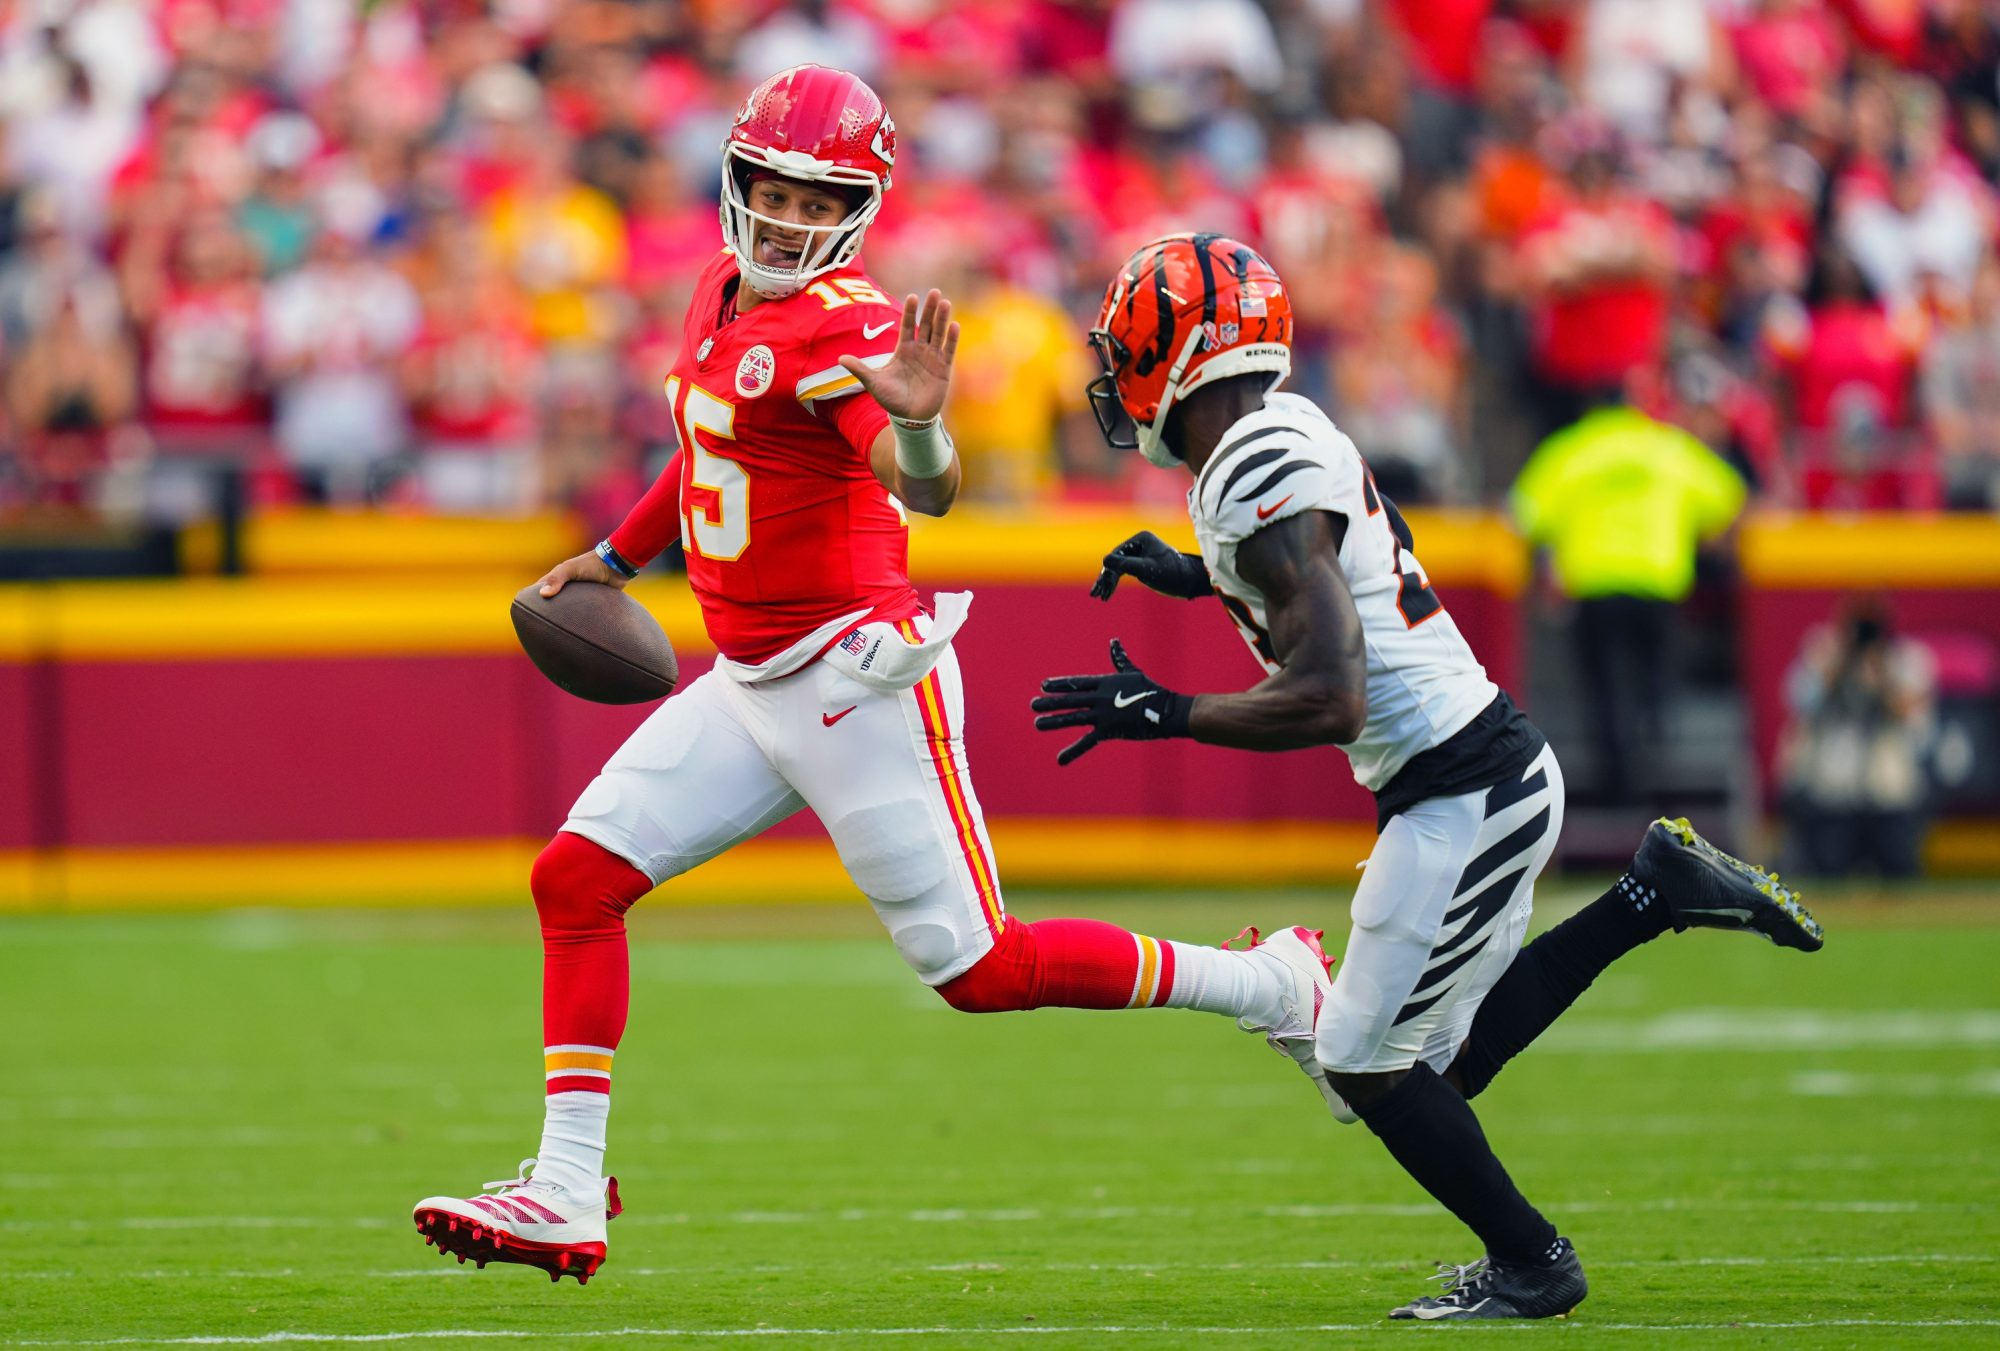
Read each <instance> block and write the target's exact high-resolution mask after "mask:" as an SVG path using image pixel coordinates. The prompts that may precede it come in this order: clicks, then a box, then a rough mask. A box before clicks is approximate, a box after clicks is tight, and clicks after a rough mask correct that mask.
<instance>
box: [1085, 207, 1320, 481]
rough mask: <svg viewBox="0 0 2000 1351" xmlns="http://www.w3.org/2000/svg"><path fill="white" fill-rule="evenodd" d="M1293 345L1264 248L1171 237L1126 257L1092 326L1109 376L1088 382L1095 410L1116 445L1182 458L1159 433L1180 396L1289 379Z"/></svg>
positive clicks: (1154, 458)
mask: <svg viewBox="0 0 2000 1351" xmlns="http://www.w3.org/2000/svg"><path fill="white" fill-rule="evenodd" d="M1183 334H1185V335H1186V336H1185V337H1183V336H1181V335H1183ZM1291 344H1292V300H1291V297H1290V296H1288V295H1287V294H1285V284H1284V283H1283V282H1282V281H1279V280H1278V274H1277V273H1276V272H1274V271H1272V270H1271V265H1270V264H1269V263H1267V262H1265V261H1264V260H1263V259H1262V258H1261V257H1259V256H1258V255H1257V252H1256V250H1254V249H1252V248H1251V247H1250V246H1249V245H1247V244H1239V243H1237V242H1236V241H1235V240H1233V239H1231V238H1229V237H1228V236H1226V235H1213V234H1179V235H1168V236H1166V237H1165V238H1163V239H1156V240H1154V241H1153V242H1152V243H1150V244H1146V245H1143V246H1142V247H1141V248H1140V249H1139V251H1138V252H1137V253H1134V254H1133V255H1132V256H1131V257H1130V258H1128V259H1126V260H1125V266H1124V267H1122V268H1120V269H1119V270H1118V275H1117V276H1116V277H1114V278H1112V280H1111V285H1110V286H1109V287H1107V288H1106V290H1105V292H1104V304H1103V306H1102V308H1100V309H1099V310H1098V312H1097V326H1096V327H1095V328H1093V329H1091V330H1090V345H1091V347H1092V348H1093V349H1095V350H1096V352H1097V359H1098V360H1099V361H1100V362H1102V363H1103V365H1104V374H1102V375H1100V376H1098V377H1097V379H1095V380H1093V381H1091V382H1090V389H1089V391H1088V392H1089V395H1090V409H1091V411H1092V412H1093V413H1095V414H1096V415H1097V425H1098V427H1099V428H1101V429H1102V430H1103V432H1104V439H1105V440H1106V441H1108V442H1109V443H1110V444H1111V447H1112V449H1114V450H1137V451H1138V452H1139V453H1140V454H1141V455H1144V456H1145V457H1146V458H1147V459H1148V460H1150V461H1151V462H1152V463H1154V464H1157V465H1160V466H1161V467H1163V468H1165V467H1168V466H1171V465H1175V464H1178V463H1179V462H1180V461H1179V458H1178V457H1177V456H1175V455H1174V453H1173V452H1172V451H1170V450H1168V449H1167V448H1166V445H1165V443H1164V442H1163V441H1162V440H1161V439H1160V432H1161V430H1162V429H1163V428H1164V427H1165V426H1166V425H1167V414H1168V412H1169V411H1171V410H1172V408H1173V406H1174V402H1175V400H1177V399H1179V398H1181V397H1182V396H1183V395H1186V394H1191V393H1193V392H1194V391H1195V390H1197V389H1200V388H1201V387H1202V386H1203V385H1206V384H1209V383H1210V382H1212V381H1215V380H1222V379H1226V378H1228V377H1229V376H1232V375H1243V374H1245V373H1247V372H1250V371H1269V372H1270V373H1271V376H1272V379H1271V381H1270V383H1271V384H1273V385H1277V384H1281V383H1283V382H1284V380H1285V378H1286V377H1287V376H1289V375H1290V374H1291V373H1292V346H1291Z"/></svg>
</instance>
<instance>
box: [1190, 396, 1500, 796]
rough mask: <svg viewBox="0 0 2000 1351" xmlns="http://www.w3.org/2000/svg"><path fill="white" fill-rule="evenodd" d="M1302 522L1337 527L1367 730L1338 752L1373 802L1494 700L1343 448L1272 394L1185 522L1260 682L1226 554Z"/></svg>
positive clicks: (1323, 422)
mask: <svg viewBox="0 0 2000 1351" xmlns="http://www.w3.org/2000/svg"><path fill="white" fill-rule="evenodd" d="M1306 511H1329V512H1333V513H1335V514H1337V515H1340V516H1343V517H1345V518H1346V519H1347V533H1346V536H1345V538H1344V539H1343V540H1342V541H1341V545H1340V567H1341V571H1342V572H1344V573H1345V574H1346V576H1347V587H1348V590H1349V591H1351V592H1352V593H1353V595H1354V608H1355V610H1356V611H1357V612H1359V614H1360V617H1361V635H1362V643H1363V646H1364V647H1365V649H1366V652H1367V663H1368V720H1367V722H1366V724H1365V725H1364V726H1363V727H1362V729H1361V735H1360V736H1358V737H1356V738H1355V739H1354V740H1353V741H1351V742H1349V743H1347V744H1346V745H1344V746H1342V747H1341V749H1342V750H1344V751H1345V752H1347V758H1348V759H1349V761H1351V762H1352V763H1353V766H1354V777H1355V778H1356V779H1357V780H1359V781H1360V783H1361V785H1362V786H1363V787H1364V788H1367V789H1369V790H1370V791H1379V790H1380V789H1381V788H1382V787H1383V785H1385V784H1387V783H1388V782H1389V780H1390V779H1392V778H1394V777H1395V775H1396V771H1397V770H1399V769H1401V768H1402V767H1403V766H1404V765H1405V764H1406V763H1407V762H1408V761H1409V759H1410V757H1412V756H1414V755H1417V754H1419V753H1420V752H1423V751H1426V750H1429V749H1430V748H1431V747H1433V746H1436V745H1438V744H1439V743H1441V742H1443V741H1444V740H1445V739H1446V738H1448V737H1450V736H1451V735H1452V734H1453V733H1455V732H1457V731H1458V730H1460V729H1461V728H1463V727H1464V726H1465V725H1466V724H1467V723H1469V722H1471V721H1472V720H1473V719H1474V718H1475V717H1477V716H1478V715H1479V713H1480V711H1481V710H1483V709H1484V708H1485V707H1486V706H1487V705H1488V704H1490V703H1492V702H1493V699H1494V698H1495V696H1496V695H1498V693H1499V688H1498V687H1497V686H1495V685H1494V683H1493V682H1492V681H1491V680H1488V679H1487V678H1486V668H1485V667H1483V666H1481V665H1480V664H1479V659H1478V658H1476V657H1475V656H1473V655H1472V649H1471V648H1470V647H1469V646H1467V644H1466V641H1465V637H1464V635H1463V634H1461V633H1460V632H1459V631H1458V625H1457V624H1455V623H1454V622H1452V618H1451V616H1450V615H1449V614H1447V613H1446V612H1445V609H1444V606H1443V605H1442V604H1441V603H1440V602H1439V600H1438V598H1437V595H1436V593H1434V592H1433V591H1432V590H1431V589H1430V584H1429V580H1428V579H1427V578H1426V577H1425V575H1424V570H1423V568H1422V567H1421V566H1419V565H1418V563H1417V560H1416V556H1415V554H1414V553H1413V552H1412V550H1411V548H1410V547H1409V545H1408V544H1407V543H1406V542H1405V541H1403V540H1402V539H1399V538H1398V537H1397V532H1396V529H1395V526H1394V525H1393V524H1392V521H1393V520H1394V519H1395V517H1394V509H1393V507H1385V506H1384V504H1383V499H1382V497H1381V495H1380V494H1379V493H1378V492H1377V491H1376V489H1375V484H1374V480H1373V478H1372V477H1371V476H1370V474H1369V472H1368V466H1367V464H1366V463H1365V462H1364V461H1363V460H1362V458H1361V453H1360V452H1359V451H1358V450H1356V449H1355V447H1354V442H1352V441H1350V440H1349V439H1348V438H1347V436H1346V434H1345V433H1343V432H1342V431H1341V430H1340V429H1339V428H1338V427H1335V426H1334V425H1333V421H1332V420H1331V419H1330V418H1328V417H1327V415H1326V414H1325V413H1323V412H1321V411H1320V409H1319V408H1318V406H1317V405H1315V404H1314V403H1313V402H1312V401H1311V400H1309V399H1305V398H1301V397H1300V396H1298V395H1296V394H1272V395H1270V396H1269V397H1268V398H1267V399H1266V400H1265V403H1264V407H1262V408H1260V409H1259V410H1257V411H1256V412H1254V413H1252V414H1250V415H1249V416H1248V417H1245V418H1243V419H1242V420H1241V421H1239V422H1237V423H1236V424H1235V425H1234V426H1232V427H1231V428H1230V429H1229V431H1228V433H1227V434H1225V435H1224V436H1223V438H1222V441H1221V444H1220V446H1219V447H1218V449H1217V451H1216V453H1215V455H1214V456H1212V457H1211V458H1210V459H1209V461H1208V463H1207V464H1206V465H1204V466H1203V467H1202V471H1201V475H1200V477H1198V478H1197V479H1196V480H1195V485H1194V487H1193V488H1191V489H1190V490H1189V491H1188V515H1189V517H1190V518H1191V519H1192V520H1193V521H1194V531H1195V537H1196V538H1197V539H1198V540H1200V541H1201V556H1202V561H1203V562H1205V563H1206V564H1207V565H1208V575H1209V578H1210V580H1211V581H1212V582H1213V583H1214V586H1215V589H1216V592H1217V594H1218V595H1220V597H1221V598H1222V603H1223V605H1224V606H1225V607H1226V608H1227V609H1228V611H1229V614H1230V618H1231V619H1233V620H1234V621H1235V623H1236V627H1237V630H1238V631H1239V632H1240V633H1242V635H1243V638H1244V641H1245V642H1247V643H1249V645H1250V650H1251V651H1252V652H1253V653H1255V654H1256V657H1257V659H1258V660H1259V661H1260V662H1262V663H1263V665H1264V668H1265V669H1266V670H1267V671H1270V672H1273V673H1275V672H1276V671H1278V670H1279V669H1280V664H1279V662H1278V661H1277V659H1276V655H1275V653H1274V652H1273V650H1272V646H1271V639H1270V633H1269V624H1268V623H1267V621H1266V619H1265V611H1264V597H1263V595H1262V594H1261V593H1259V592H1258V591H1257V589H1256V588H1255V587H1253V586H1251V585H1249V584H1248V583H1247V582H1245V581H1244V580H1243V578H1242V577H1241V576H1239V575H1238V573H1237V571H1236V550H1237V546H1238V545H1240V544H1242V542H1243V541H1244V540H1246V539H1248V538H1249V537H1250V536H1251V535H1253V534H1255V533H1256V532H1257V531H1259V530H1261V529H1263V528H1264V527H1265V526H1267V525H1270V524H1272V523H1274V522H1277V521H1282V520H1284V519H1285V518H1287V517H1289V516H1296V515H1298V514H1299V513H1300V512H1306Z"/></svg>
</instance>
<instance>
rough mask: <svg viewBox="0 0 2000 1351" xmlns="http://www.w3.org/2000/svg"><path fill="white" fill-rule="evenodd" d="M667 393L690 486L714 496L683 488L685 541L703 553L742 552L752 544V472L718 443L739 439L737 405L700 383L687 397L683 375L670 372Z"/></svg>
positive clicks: (720, 557)
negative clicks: (700, 496) (699, 495)
mask: <svg viewBox="0 0 2000 1351" xmlns="http://www.w3.org/2000/svg"><path fill="white" fill-rule="evenodd" d="M666 393H667V405H668V407H670V408H672V409H673V411H674V427H675V429H676V430H677V431H679V432H680V438H681V448H682V450H683V451H684V452H685V453H686V455H687V457H688V465H689V473H688V486H689V487H691V488H698V489H702V490H703V491H704V496H705V495H706V494H708V493H713V494H714V497H713V499H712V502H711V501H709V500H696V499H695V498H693V497H692V496H691V495H688V494H683V500H682V502H681V538H682V541H683V542H684V543H685V544H686V546H687V547H688V548H689V549H690V550H692V551H693V552H695V553H698V554H700V555H701V556H702V557H703V558H712V559H715V560H716V561H718V562H723V563H726V562H729V561H731V560H732V559H736V558H741V557H742V556H743V551H744V550H745V549H747V548H749V547H750V476H749V475H748V474H746V473H745V472H744V471H743V466H742V465H740V464H738V463H737V462H736V461H735V460H733V459H730V458H729V456H728V454H727V453H726V452H725V451H723V450H721V449H720V448H718V446H717V444H716V443H718V442H723V443H726V442H731V441H734V440H735V439H736V405H735V404H733V403H729V402H727V401H725V400H723V399H718V398H716V397H715V395H713V394H711V393H709V392H708V391H707V390H705V389H703V388H702V387H701V386H700V385H696V384H689V385H688V386H687V387H686V398H683V397H682V386H681V378H680V377H679V376H678V375H675V376H670V377H669V378H668V380H667V391H666Z"/></svg>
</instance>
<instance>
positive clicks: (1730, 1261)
mask: <svg viewBox="0 0 2000 1351" xmlns="http://www.w3.org/2000/svg"><path fill="white" fill-rule="evenodd" d="M1989 1262H2000V1255H1996V1254H1993V1253H1872V1254H1867V1255H1852V1254H1820V1255H1812V1256H1796V1257H1713V1256H1711V1257H1635V1258H1627V1259H1623V1260H1618V1259H1596V1260H1593V1261H1592V1262H1591V1263H1590V1270H1592V1271H1596V1270H1599V1269H1600V1268H1628V1267H1632V1268H1637V1267H1647V1268H1652V1267H1813V1266H1959V1265H1965V1264H1975V1263H1989ZM1422 1265H1423V1263H1421V1262H1415V1261H1409V1260H1394V1259H1375V1260H1371V1261H1366V1262H1362V1261H1343V1260H1340V1259H1328V1260H1326V1261H1321V1262H1312V1261H1306V1262H938V1263H931V1264H928V1265H924V1266H915V1267H897V1266H888V1267H885V1266H882V1265H880V1264H877V1263H870V1264H869V1269H870V1270H875V1271H931V1272H941V1273H947V1274H950V1273H958V1272H1005V1271H1014V1272H1031V1271H1045V1272H1054V1271H1400V1270H1408V1269H1411V1268H1416V1267H1421V1266H1422ZM838 1269H839V1268H838V1266H829V1265H815V1266H812V1267H799V1266H790V1265H771V1264H764V1263H757V1264H752V1265H742V1264H732V1265H728V1266H710V1267H608V1268H606V1271H607V1273H608V1274H610V1275H612V1276H621V1277H642V1276H720V1275H736V1276H775V1275H783V1274H786V1273H789V1272H794V1271H801V1270H809V1271H827V1270H838ZM473 1274H474V1273H473V1270H472V1268H470V1267H461V1266H457V1265H454V1264H452V1263H450V1262H440V1263H438V1264H437V1265H436V1266H427V1267H396V1268H392V1269H389V1270H382V1271H362V1272H352V1273H350V1272H345V1271H340V1270H338V1269H333V1268H329V1269H328V1270H327V1271H325V1272H311V1273H308V1272H301V1271H299V1270H298V1269H297V1268H295V1267H277V1268H273V1269H271V1270H266V1271H192V1270H190V1271H119V1270H116V1269H115V1268H107V1269H103V1270H96V1271H83V1270H76V1269H71V1270H66V1271H16V1272H12V1273H10V1279H13V1280H30V1281H37V1280H39V1281H58V1280H76V1279H79V1278H85V1277H90V1278H98V1279H105V1280H120V1281H244V1280H286V1279H291V1278H294V1277H298V1276H302V1275H303V1276H312V1277H320V1276H343V1277H348V1276H355V1277H359V1278H361V1279H364V1280H409V1279H421V1278H425V1277H432V1276H454V1277H470V1276H472V1275H473Z"/></svg>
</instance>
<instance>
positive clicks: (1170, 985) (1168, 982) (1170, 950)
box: [1152, 943, 1174, 1008]
mask: <svg viewBox="0 0 2000 1351" xmlns="http://www.w3.org/2000/svg"><path fill="white" fill-rule="evenodd" d="M1173 992H1174V945H1173V944H1172V943H1162V944H1160V989H1159V993H1157V994H1155V995H1154V996H1153V1003H1152V1007H1153V1008H1162V1007H1164V1006H1165V1005H1166V1002H1167V997H1168V996H1169V995H1171V994H1173Z"/></svg>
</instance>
